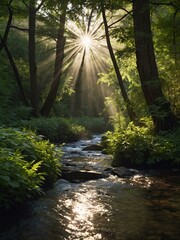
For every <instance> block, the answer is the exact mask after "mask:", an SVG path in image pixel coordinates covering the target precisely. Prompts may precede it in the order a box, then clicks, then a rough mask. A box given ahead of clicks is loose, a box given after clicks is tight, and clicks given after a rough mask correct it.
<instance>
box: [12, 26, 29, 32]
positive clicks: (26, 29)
mask: <svg viewBox="0 0 180 240" xmlns="http://www.w3.org/2000/svg"><path fill="white" fill-rule="evenodd" d="M10 27H11V28H14V29H17V30H20V31H29V29H28V28H20V27H16V26H13V25H11V26H10Z"/></svg>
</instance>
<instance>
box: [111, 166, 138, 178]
mask: <svg viewBox="0 0 180 240" xmlns="http://www.w3.org/2000/svg"><path fill="white" fill-rule="evenodd" d="M111 174H113V175H116V176H118V177H130V176H132V175H134V174H135V170H131V169H127V168H125V167H117V168H112V170H111Z"/></svg>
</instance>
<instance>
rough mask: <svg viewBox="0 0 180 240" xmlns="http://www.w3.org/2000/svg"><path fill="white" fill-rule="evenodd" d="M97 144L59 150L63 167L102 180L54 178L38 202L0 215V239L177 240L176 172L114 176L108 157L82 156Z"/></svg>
mask: <svg viewBox="0 0 180 240" xmlns="http://www.w3.org/2000/svg"><path fill="white" fill-rule="evenodd" d="M98 142H100V136H98V135H96V136H94V137H93V138H92V139H91V140H81V141H78V142H76V143H70V144H66V145H65V146H63V150H64V152H65V153H64V156H63V166H64V168H65V169H66V171H68V169H70V170H71V169H73V170H74V169H75V170H76V171H79V170H80V171H87V172H90V173H91V172H97V173H99V174H101V177H98V178H97V179H88V180H82V179H81V180H79V179H73V180H72V181H68V180H66V179H63V178H61V179H59V180H58V181H57V182H56V183H55V184H54V186H53V188H52V189H50V190H48V191H47V192H46V194H45V195H44V196H42V197H41V198H39V199H36V200H33V201H30V202H29V203H27V204H26V206H24V207H23V208H20V209H15V210H14V211H12V212H11V213H8V214H6V215H5V216H0V217H1V219H0V223H1V224H0V240H98V239H103V240H179V239H180V181H179V180H180V177H179V171H178V170H174V171H161V172H156V171H149V172H143V171H137V170H131V174H127V175H128V176H122V177H121V176H117V175H116V174H112V171H110V170H112V168H111V167H110V162H111V159H110V157H109V156H107V155H105V154H102V153H101V151H90V150H87V151H83V149H84V148H85V147H86V146H89V145H92V144H97V143H98ZM121 170H122V169H121ZM125 175H126V174H125Z"/></svg>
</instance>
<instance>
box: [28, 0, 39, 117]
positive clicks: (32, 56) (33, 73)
mask: <svg viewBox="0 0 180 240" xmlns="http://www.w3.org/2000/svg"><path fill="white" fill-rule="evenodd" d="M35 4H36V1H35V0H30V1H29V7H28V9H29V46H28V50H29V74H30V94H31V95H30V101H31V107H32V114H33V115H34V116H37V113H38V87H37V67H36V42H35V32H36V6H35Z"/></svg>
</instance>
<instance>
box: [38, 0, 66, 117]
mask: <svg viewBox="0 0 180 240" xmlns="http://www.w3.org/2000/svg"><path fill="white" fill-rule="evenodd" d="M66 8H67V3H66V1H65V2H64V3H63V4H62V15H61V16H60V27H59V31H58V38H57V44H56V59H55V67H54V75H53V81H52V84H51V88H50V90H49V93H48V96H47V98H46V100H45V102H44V105H43V106H42V108H41V115H43V116H48V115H49V113H50V111H51V108H52V106H53V104H54V102H55V100H56V96H57V92H58V88H59V85H60V80H61V77H62V67H63V59H64V47H65V37H64V29H65V20H66Z"/></svg>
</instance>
